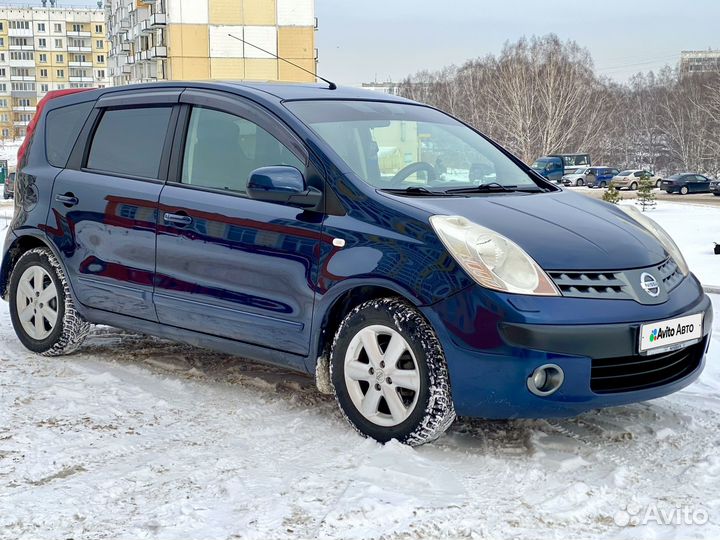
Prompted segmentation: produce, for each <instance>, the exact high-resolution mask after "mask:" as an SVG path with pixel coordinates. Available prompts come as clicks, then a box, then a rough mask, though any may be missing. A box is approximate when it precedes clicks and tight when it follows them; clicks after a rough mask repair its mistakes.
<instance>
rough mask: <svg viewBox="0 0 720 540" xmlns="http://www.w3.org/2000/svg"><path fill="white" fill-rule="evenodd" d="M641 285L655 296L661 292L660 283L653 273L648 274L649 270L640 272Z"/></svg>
mask: <svg viewBox="0 0 720 540" xmlns="http://www.w3.org/2000/svg"><path fill="white" fill-rule="evenodd" d="M640 286H641V287H642V288H643V290H644V291H645V292H646V293H648V294H649V295H650V296H652V297H653V298H655V297H657V296H658V295H659V294H660V285H659V284H658V282H657V279H655V276H653V275H652V274H648V273H647V272H643V273H642V274H640Z"/></svg>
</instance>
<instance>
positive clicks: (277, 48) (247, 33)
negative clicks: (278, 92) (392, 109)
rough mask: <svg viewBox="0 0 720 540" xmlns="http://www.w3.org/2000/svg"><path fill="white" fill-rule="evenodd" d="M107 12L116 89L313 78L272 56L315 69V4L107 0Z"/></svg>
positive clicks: (303, 0) (296, 0)
mask: <svg viewBox="0 0 720 540" xmlns="http://www.w3.org/2000/svg"><path fill="white" fill-rule="evenodd" d="M105 9H106V14H107V20H108V29H109V38H110V41H111V47H112V48H111V54H110V71H111V75H112V81H113V84H115V85H120V84H128V83H133V82H152V81H158V80H241V79H242V80H257V81H268V80H269V81H278V80H280V81H299V82H300V81H314V80H315V78H314V77H313V76H312V75H310V74H308V73H305V72H303V71H302V70H300V69H297V68H295V67H293V66H291V65H289V64H287V63H285V62H282V61H278V60H276V59H275V58H274V57H273V56H272V54H277V55H279V56H282V57H284V58H287V59H289V60H291V61H292V62H293V63H295V64H297V65H300V66H302V67H303V68H305V69H308V70H310V71H312V72H314V71H315V67H316V61H317V53H316V49H315V29H316V26H317V25H316V19H315V4H314V0H144V1H141V0H105ZM230 34H231V35H234V36H237V37H240V38H241V39H244V40H245V41H247V42H249V43H251V44H253V45H255V46H257V47H260V49H264V50H265V51H269V52H270V53H272V54H267V53H265V52H263V51H261V50H260V49H258V48H256V47H255V46H252V45H246V44H244V43H243V42H241V41H238V40H237V39H234V38H232V37H230Z"/></svg>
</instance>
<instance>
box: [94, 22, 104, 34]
mask: <svg viewBox="0 0 720 540" xmlns="http://www.w3.org/2000/svg"><path fill="white" fill-rule="evenodd" d="M95 33H96V34H102V33H103V25H102V24H96V25H95Z"/></svg>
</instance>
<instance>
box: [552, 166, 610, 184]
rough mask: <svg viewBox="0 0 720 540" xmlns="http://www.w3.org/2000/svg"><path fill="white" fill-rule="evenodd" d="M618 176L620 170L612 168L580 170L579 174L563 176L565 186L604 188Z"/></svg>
mask: <svg viewBox="0 0 720 540" xmlns="http://www.w3.org/2000/svg"><path fill="white" fill-rule="evenodd" d="M616 174H618V170H617V169H612V168H610V167H588V168H585V169H580V170H579V171H578V172H577V173H574V174H567V175H565V176H563V184H564V185H566V186H588V187H601V188H604V187H607V184H608V182H609V181H610V180H611V179H612V177H613V176H615V175H616Z"/></svg>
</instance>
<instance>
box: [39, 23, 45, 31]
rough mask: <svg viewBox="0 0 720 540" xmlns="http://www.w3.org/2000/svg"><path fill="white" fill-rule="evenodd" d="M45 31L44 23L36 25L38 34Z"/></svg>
mask: <svg viewBox="0 0 720 540" xmlns="http://www.w3.org/2000/svg"><path fill="white" fill-rule="evenodd" d="M44 31H45V23H38V32H44Z"/></svg>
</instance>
